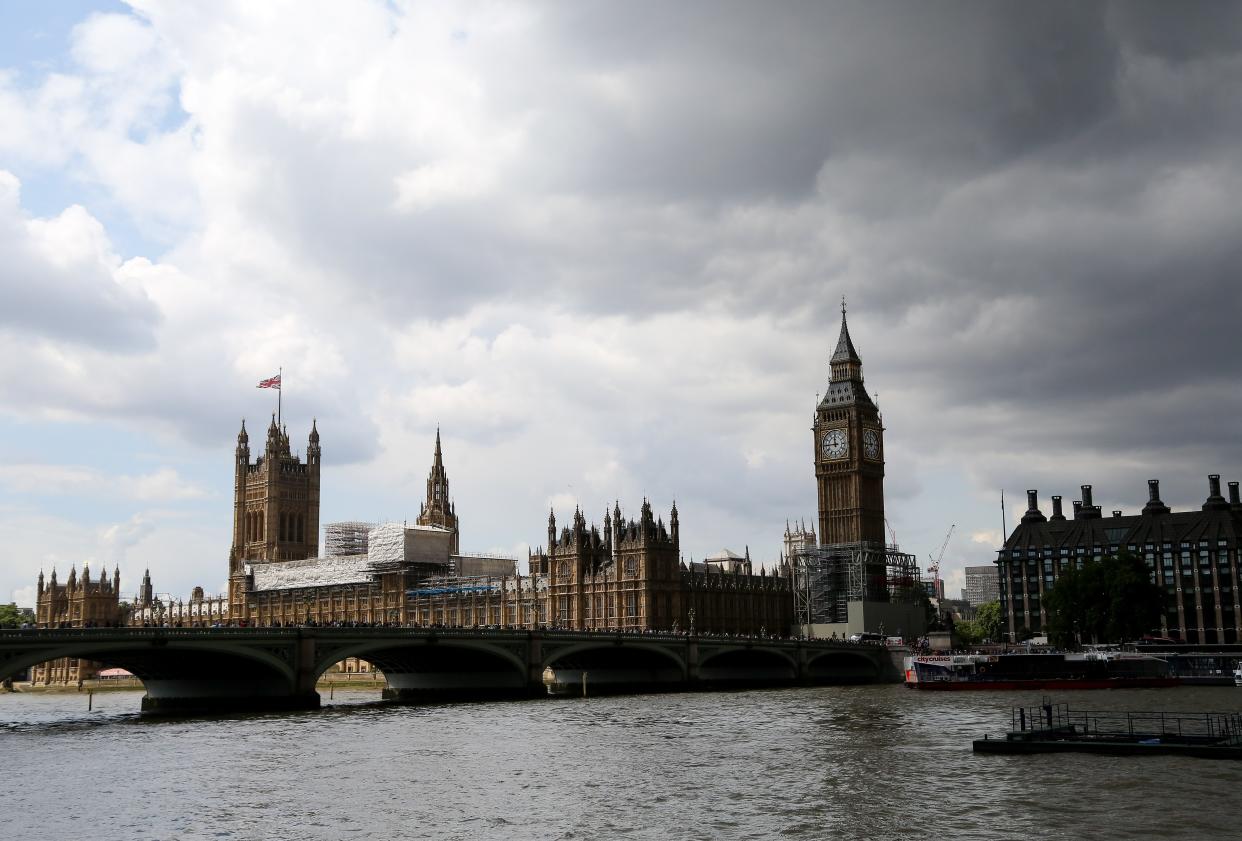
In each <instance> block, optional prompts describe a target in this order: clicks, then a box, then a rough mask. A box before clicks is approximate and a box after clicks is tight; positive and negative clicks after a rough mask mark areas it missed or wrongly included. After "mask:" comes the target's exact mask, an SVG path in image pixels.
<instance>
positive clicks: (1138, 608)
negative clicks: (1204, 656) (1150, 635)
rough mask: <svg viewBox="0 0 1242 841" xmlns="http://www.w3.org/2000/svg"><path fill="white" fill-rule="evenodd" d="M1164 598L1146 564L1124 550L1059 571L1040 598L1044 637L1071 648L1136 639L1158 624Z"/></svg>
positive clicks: (1163, 593) (1058, 644)
mask: <svg viewBox="0 0 1242 841" xmlns="http://www.w3.org/2000/svg"><path fill="white" fill-rule="evenodd" d="M1164 598H1165V592H1164V589H1163V588H1161V587H1160V585H1158V584H1154V583H1153V582H1152V580H1151V572H1150V570H1148V568H1147V564H1146V563H1144V562H1143V559H1142V558H1139V557H1138V556H1136V555H1133V554H1131V553H1129V552H1125V551H1122V552H1118V553H1117V554H1116V555H1110V556H1108V557H1106V558H1104V559H1102V560H1100V561H1093V560H1089V561H1087V562H1086V563H1084V564H1083V565H1082V567H1069V568H1067V569H1063V570H1062V571H1061V575H1060V576H1059V577H1058V578H1057V583H1056V584H1055V585H1053V588H1052V590H1051V591H1049V592H1048V594H1047V595H1046V596H1045V597H1044V609H1045V610H1046V611H1047V612H1048V640H1049V642H1051V643H1053V644H1054V645H1057V646H1060V647H1063V648H1073V647H1076V646H1078V645H1080V644H1082V643H1083V642H1096V643H1099V642H1122V641H1123V640H1127V639H1137V638H1138V637H1140V636H1142V635H1143V634H1144V633H1146V632H1147V631H1149V630H1150V629H1151V628H1153V627H1155V626H1156V625H1158V624H1159V622H1160V614H1161V612H1162V611H1163V610H1164Z"/></svg>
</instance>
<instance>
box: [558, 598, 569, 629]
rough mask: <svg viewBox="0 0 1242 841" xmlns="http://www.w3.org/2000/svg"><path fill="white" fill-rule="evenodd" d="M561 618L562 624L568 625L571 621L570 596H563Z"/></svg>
mask: <svg viewBox="0 0 1242 841" xmlns="http://www.w3.org/2000/svg"><path fill="white" fill-rule="evenodd" d="M560 618H561V622H562V623H566V622H568V621H569V596H561V599H560Z"/></svg>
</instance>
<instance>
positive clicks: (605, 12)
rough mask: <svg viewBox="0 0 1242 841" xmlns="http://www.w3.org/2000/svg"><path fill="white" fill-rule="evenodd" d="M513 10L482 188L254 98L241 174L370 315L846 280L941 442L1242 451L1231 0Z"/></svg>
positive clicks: (767, 299)
mask: <svg viewBox="0 0 1242 841" xmlns="http://www.w3.org/2000/svg"><path fill="white" fill-rule="evenodd" d="M403 25H405V22H404V21H403V19H401V18H397V19H396V29H397V31H398V33H399V32H400V28H401V26H403ZM521 35H522V38H521V39H516V40H520V41H521V44H520V46H514V45H513V44H512V43H506V44H497V43H496V42H494V41H488V40H487V39H486V38H484V37H480V38H478V39H477V40H476V39H474V38H473V37H472V36H471V33H466V37H464V38H463V39H462V48H461V49H462V50H463V52H462V55H464V56H466V58H465V59H463V60H464V61H465V63H466V65H467V66H468V67H469V68H470V70H471V72H473V73H474V74H475V76H474V78H475V80H476V81H477V82H478V90H477V91H476V92H475V96H477V98H478V100H479V101H480V102H482V103H483V106H480V107H481V108H482V109H483V110H484V111H486V113H487V114H488V115H489V117H490V119H492V120H493V121H494V122H493V123H492V124H490V125H488V126H485V127H482V128H480V131H488V130H491V131H500V130H503V129H505V128H508V127H516V126H520V127H521V131H520V132H519V134H520V140H519V141H518V142H516V143H515V145H514V147H513V149H512V150H511V151H512V155H511V157H510V158H509V159H506V160H503V161H500V162H499V164H498V165H497V166H496V169H495V171H494V172H490V173H487V175H488V176H489V177H492V178H494V183H488V184H487V187H486V189H483V190H481V191H480V193H479V194H478V195H470V194H467V195H465V196H459V197H455V198H454V199H453V200H451V201H446V202H431V203H430V204H428V205H427V206H426V207H420V208H417V209H414V210H411V209H410V208H399V207H397V206H396V203H395V200H394V192H395V190H394V180H395V178H396V177H397V176H399V175H400V174H402V173H406V172H409V171H411V170H417V169H418V168H420V167H427V166H434V165H435V164H436V163H437V161H438V160H439V156H441V155H443V154H444V150H443V149H434V148H424V147H422V146H420V145H419V143H418V142H406V140H405V139H404V137H403V136H401V135H394V136H392V137H386V138H384V139H381V140H380V141H378V142H377V141H376V140H375V138H371V137H361V136H355V135H353V134H350V133H341V132H335V133H334V132H332V131H327V130H325V129H324V126H323V125H321V124H317V123H314V122H313V121H312V122H311V123H309V124H308V123H306V122H305V121H304V118H298V117H289V116H288V115H287V114H286V113H285V112H284V111H282V110H281V109H272V108H268V107H267V106H265V105H256V106H254V107H253V109H252V111H253V113H251V112H245V113H243V115H242V116H243V117H244V118H243V119H237V120H234V121H232V123H231V130H232V131H234V132H237V136H236V137H234V138H231V140H232V141H233V142H235V143H236V145H237V146H238V148H240V149H249V150H251V152H252V154H253V155H254V156H255V158H256V159H258V160H263V161H265V174H266V176H267V177H266V178H265V179H264V180H263V181H262V182H257V183H261V184H262V189H261V190H259V191H257V192H255V193H254V194H253V195H249V196H245V197H243V206H244V207H246V208H247V209H248V211H249V213H251V214H253V216H254V217H255V218H256V219H262V221H263V224H264V225H265V226H267V227H268V228H269V229H270V232H271V234H272V235H273V237H274V238H275V239H276V240H277V241H280V242H282V243H283V244H285V246H286V247H288V248H290V250H291V251H292V252H293V253H296V254H297V255H299V257H301V258H304V259H306V260H307V261H308V262H309V263H311V264H313V265H315V266H316V267H317V268H323V269H325V270H326V275H327V276H328V277H330V278H339V277H347V278H348V279H349V283H348V284H347V285H341V284H336V283H335V281H330V282H329V283H328V284H327V285H326V286H325V288H324V289H323V290H322V291H323V292H324V293H325V294H327V295H329V296H331V295H334V294H335V295H340V296H343V297H342V299H341V304H342V305H344V304H348V305H351V306H352V305H360V306H363V307H369V308H370V309H371V311H372V312H374V313H376V314H377V315H378V316H379V317H381V318H383V319H386V320H390V321H393V322H397V323H403V322H406V321H409V320H412V319H417V318H427V317H430V318H432V319H437V318H442V317H445V316H450V315H456V314H460V313H463V312H466V311H468V310H470V309H471V307H473V306H474V305H476V304H477V303H479V302H483V301H488V302H494V301H496V300H498V299H504V298H509V299H511V300H515V301H521V302H527V301H532V300H534V301H546V302H548V305H549V307H550V308H552V307H555V308H556V309H557V311H558V312H561V313H566V311H567V313H566V316H565V317H575V316H580V317H582V318H584V319H585V318H591V317H595V316H599V315H613V314H622V315H625V316H627V317H629V318H632V319H643V318H645V317H646V316H648V315H649V314H651V313H662V312H668V311H670V310H672V311H678V310H683V311H685V312H687V313H702V312H703V311H704V309H705V308H708V309H715V310H719V311H723V312H725V313H727V314H729V315H733V316H738V315H743V314H745V315H748V316H749V315H753V314H756V313H765V314H767V315H769V316H770V317H772V318H779V319H782V320H783V322H784V323H785V325H786V326H787V327H788V328H789V329H798V330H802V331H804V332H805V333H806V334H807V335H808V336H809V337H813V338H814V340H815V341H816V342H820V343H821V344H822V345H823V346H825V347H830V346H831V343H832V341H833V338H834V336H835V325H836V321H837V314H836V308H837V306H838V302H839V298H840V295H841V294H843V293H845V294H848V295H849V297H850V298H851V300H852V301H853V302H854V306H855V307H856V311H857V312H859V313H860V317H861V318H862V319H864V321H863V323H864V324H866V325H867V328H868V332H867V333H866V334H862V333H860V335H861V336H862V337H863V344H864V346H865V348H866V353H867V365H868V369H869V370H870V371H871V372H872V374H873V375H877V376H875V377H874V378H873V380H872V382H873V383H874V384H875V386H876V387H879V388H881V390H883V391H885V392H886V393H888V394H894V395H895V397H894V398H893V402H892V403H891V404H889V405H890V407H891V408H892V409H893V410H894V411H917V412H920V413H927V414H928V415H929V416H930V418H929V420H928V421H927V423H926V424H925V425H924V428H935V427H937V426H938V425H944V424H946V423H947V421H946V420H945V419H947V418H952V419H953V421H954V425H953V429H952V430H951V433H950V434H947V435H945V436H943V437H942V438H941V439H940V440H942V441H944V442H948V443H946V444H945V446H947V447H950V448H952V447H961V446H963V443H962V442H964V441H967V440H969V441H970V442H971V446H972V451H974V452H977V453H978V452H990V451H995V452H1001V453H1007V452H1013V451H1014V449H1015V441H1016V440H1018V439H1020V442H1019V445H1020V446H1026V445H1031V446H1039V447H1042V448H1045V449H1046V450H1047V449H1058V448H1059V449H1060V450H1061V451H1062V452H1066V453H1076V452H1085V453H1096V454H1099V453H1105V454H1109V453H1111V454H1113V455H1114V456H1117V457H1120V456H1121V455H1122V454H1123V453H1127V452H1134V451H1136V450H1141V451H1143V452H1149V451H1151V450H1153V448H1158V447H1159V445H1160V442H1161V441H1162V440H1164V439H1166V438H1167V436H1168V434H1169V432H1170V429H1171V428H1172V427H1176V428H1177V429H1178V430H1179V431H1180V432H1181V433H1182V434H1190V435H1193V436H1196V437H1197V438H1199V439H1200V440H1203V441H1210V442H1212V444H1211V446H1212V447H1215V448H1217V450H1218V451H1217V452H1216V453H1214V454H1212V453H1204V452H1199V451H1194V452H1198V455H1196V456H1194V457H1193V458H1192V461H1193V462H1194V466H1193V469H1195V470H1198V469H1199V468H1200V467H1201V466H1202V465H1201V464H1200V462H1204V461H1206V460H1207V459H1208V457H1209V456H1212V455H1214V457H1215V459H1216V460H1218V461H1219V460H1223V461H1226V462H1228V461H1232V462H1234V463H1236V462H1237V461H1238V460H1239V459H1238V454H1239V447H1238V442H1237V436H1236V435H1234V434H1233V433H1232V432H1230V431H1229V430H1230V429H1232V428H1234V427H1228V428H1226V427H1227V424H1228V422H1227V419H1228V418H1230V417H1236V416H1237V415H1238V412H1239V410H1240V409H1242V397H1240V396H1238V395H1239V394H1242V391H1240V390H1239V389H1238V388H1237V385H1238V375H1237V370H1236V365H1235V364H1234V362H1233V359H1234V358H1235V350H1234V348H1233V345H1234V334H1235V332H1236V331H1235V329H1234V324H1235V322H1236V317H1237V314H1238V313H1239V312H1240V311H1242V284H1238V283H1237V282H1236V280H1235V277H1234V274H1235V267H1236V266H1238V265H1239V264H1242V253H1240V252H1242V221H1239V216H1238V215H1237V214H1236V212H1234V211H1233V197H1234V196H1236V195H1237V193H1238V188H1239V187H1242V162H1240V160H1239V154H1238V146H1237V143H1236V138H1237V137H1238V136H1240V129H1242V99H1240V98H1239V97H1237V95H1236V91H1237V90H1239V89H1242V27H1240V26H1239V12H1238V9H1237V8H1236V7H1235V6H1233V5H1229V4H1213V3H1191V4H1178V5H1176V6H1169V5H1166V4H1134V3H1119V4H1104V3H1100V4H1083V3H1026V2H1022V3H1018V2H1013V3H936V4H909V3H874V2H869V3H832V4H824V3H807V4H795V5H790V4H781V5H775V6H774V5H758V4H752V3H736V4H724V3H713V4H655V3H653V4H633V3H631V4H613V3H576V4H572V5H570V6H566V7H563V8H561V9H558V11H557V13H556V14H551V13H548V12H546V10H544V11H541V12H539V13H538V14H536V15H534V16H532V18H531V22H530V23H529V28H528V29H526V30H523V31H522V32H521ZM421 84H426V82H425V81H424V80H423V79H421V78H415V79H411V80H410V89H409V90H407V91H403V92H401V93H402V95H406V96H412V97H418V96H419V95H420V94H421V93H430V92H431V91H424V90H422V89H420V88H419V85H421ZM308 125H309V128H308ZM213 130H214V128H213V126H211V125H206V126H205V127H204V131H205V132H207V133H208V134H210V132H212V131H213ZM312 140H313V142H312ZM467 163H470V161H469V160H468V159H467ZM481 163H482V164H486V163H487V161H483V162H481ZM492 163H495V162H494V161H493V162H492ZM306 283H307V284H314V283H316V281H315V280H313V279H308V280H307V281H306ZM346 298H347V299H348V300H346ZM773 364H774V365H776V364H779V363H776V362H774V363H773ZM903 393H904V394H906V395H908V396H907V397H903ZM914 394H917V395H918V399H917V401H916V402H915V401H914V397H913V395H914ZM1204 395H1210V399H1211V401H1212V410H1211V411H1208V412H1202V413H1200V414H1199V415H1198V416H1197V417H1195V418H1193V419H1184V420H1179V418H1178V412H1179V406H1184V405H1185V404H1184V402H1180V401H1183V400H1184V399H1186V397H1187V396H1190V397H1191V398H1192V399H1198V398H1201V397H1203V396H1204ZM903 400H909V401H911V402H910V403H909V405H906V404H905V403H903ZM981 406H987V407H989V410H990V411H989V412H979V411H978V408H979V407H981ZM1036 417H1038V418H1039V422H1038V423H1037V424H1035V423H1031V422H1030V421H1031V419H1032V418H1036ZM994 418H1000V419H1002V420H1001V422H999V423H998V422H996V421H994V420H993V419H994ZM1235 426H1236V425H1235ZM679 446H680V445H679ZM933 449H934V447H933ZM1188 452H1190V451H1188ZM656 461H658V459H656ZM1007 469H1009V468H1007V467H1005V466H1003V465H1002V464H1001V463H1000V462H997V463H996V465H995V466H994V467H988V468H983V467H980V468H978V473H979V475H980V476H984V477H985V478H986V479H987V481H993V480H996V479H999V478H1000V477H999V476H997V475H992V474H993V473H998V472H1003V471H1004V470H1007ZM1135 469H1136V470H1137V469H1141V468H1140V467H1136V468H1135ZM1116 470H1117V471H1118V475H1120V472H1123V469H1122V468H1120V467H1118V468H1116ZM1017 481H1018V482H1019V483H1020V482H1021V479H1018V480H1017Z"/></svg>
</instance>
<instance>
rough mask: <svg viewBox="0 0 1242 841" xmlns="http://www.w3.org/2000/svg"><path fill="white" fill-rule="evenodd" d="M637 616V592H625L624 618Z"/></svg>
mask: <svg viewBox="0 0 1242 841" xmlns="http://www.w3.org/2000/svg"><path fill="white" fill-rule="evenodd" d="M637 616H638V594H637V593H626V594H625V618H626V619H634V618H636V617H637Z"/></svg>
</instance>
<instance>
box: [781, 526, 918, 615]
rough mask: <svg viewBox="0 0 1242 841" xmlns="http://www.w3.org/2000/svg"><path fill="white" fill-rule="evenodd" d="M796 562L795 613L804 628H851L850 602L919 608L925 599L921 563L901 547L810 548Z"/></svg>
mask: <svg viewBox="0 0 1242 841" xmlns="http://www.w3.org/2000/svg"><path fill="white" fill-rule="evenodd" d="M793 562H794V612H795V616H796V617H797V621H798V622H799V623H800V624H802V625H827V624H844V623H847V622H848V621H849V605H850V602H859V601H870V602H890V603H893V604H917V603H918V602H919V600H920V599H921V597H922V593H923V582H922V578H921V574H920V570H919V565H918V560H917V559H916V558H915V556H914V555H910V554H907V553H905V552H902V551H901V550H900V548H899V547H898V546H896V545H895V544H883V543H874V542H862V543H839V544H835V545H831V546H817V547H806V548H801V549H798V550H797V551H796V552H795V553H794V556H793Z"/></svg>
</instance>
